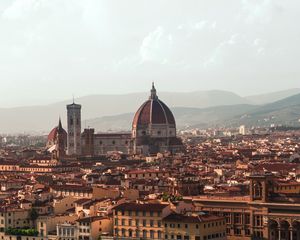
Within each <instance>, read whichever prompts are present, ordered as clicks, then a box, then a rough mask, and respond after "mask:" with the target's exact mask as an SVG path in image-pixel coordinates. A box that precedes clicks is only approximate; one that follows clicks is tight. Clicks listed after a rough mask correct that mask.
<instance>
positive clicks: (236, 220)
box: [234, 213, 242, 224]
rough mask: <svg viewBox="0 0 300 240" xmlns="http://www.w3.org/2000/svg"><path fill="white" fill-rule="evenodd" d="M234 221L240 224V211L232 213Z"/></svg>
mask: <svg viewBox="0 0 300 240" xmlns="http://www.w3.org/2000/svg"><path fill="white" fill-rule="evenodd" d="M234 223H235V224H241V223H242V216H241V214H240V213H234Z"/></svg>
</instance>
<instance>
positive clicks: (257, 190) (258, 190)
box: [253, 182, 262, 199]
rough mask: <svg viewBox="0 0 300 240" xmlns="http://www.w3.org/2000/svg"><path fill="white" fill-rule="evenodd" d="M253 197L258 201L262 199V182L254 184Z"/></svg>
mask: <svg viewBox="0 0 300 240" xmlns="http://www.w3.org/2000/svg"><path fill="white" fill-rule="evenodd" d="M253 197H254V198H257V199H260V198H262V185H261V183H260V182H255V183H254V184H253Z"/></svg>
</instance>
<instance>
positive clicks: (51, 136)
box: [48, 126, 67, 142]
mask: <svg viewBox="0 0 300 240" xmlns="http://www.w3.org/2000/svg"><path fill="white" fill-rule="evenodd" d="M58 129H59V127H58V126H57V127H55V128H53V129H52V130H51V132H50V133H49V135H48V142H49V141H54V140H55V138H56V136H57V133H58ZM62 131H63V135H64V137H65V138H66V139H67V132H66V130H64V129H63V128H62Z"/></svg>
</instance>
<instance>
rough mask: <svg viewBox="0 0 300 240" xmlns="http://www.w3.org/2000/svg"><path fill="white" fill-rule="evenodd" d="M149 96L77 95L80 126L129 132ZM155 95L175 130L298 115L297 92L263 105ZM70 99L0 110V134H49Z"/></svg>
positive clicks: (218, 94)
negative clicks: (172, 118) (172, 119)
mask: <svg viewBox="0 0 300 240" xmlns="http://www.w3.org/2000/svg"><path fill="white" fill-rule="evenodd" d="M272 94H273V93H272ZM272 94H271V95H272ZM148 95H149V93H133V94H125V95H92V96H86V97H82V98H79V99H76V102H78V103H80V104H82V106H83V108H82V119H83V122H82V126H83V128H84V127H88V126H89V127H93V128H96V130H98V131H109V130H112V131H123V130H130V128H131V122H132V118H133V114H134V112H135V111H136V110H137V109H138V107H139V106H140V105H141V104H142V103H143V102H144V101H145V100H146V99H147V97H148ZM158 95H159V97H160V99H162V100H163V101H164V102H165V103H166V104H167V105H168V106H169V107H170V108H171V109H172V111H173V113H174V115H175V118H176V122H177V125H178V127H180V128H187V127H210V126H238V125H241V124H246V125H249V126H252V125H260V124H261V125H270V124H272V123H274V124H291V125H295V124H296V125H297V124H298V123H299V121H298V120H299V119H300V94H296V95H294V96H291V97H288V98H285V99H281V100H278V101H275V102H274V103H270V104H265V105H262V106H259V105H253V104H251V103H249V100H245V99H244V98H242V97H240V96H238V95H236V94H234V93H231V92H226V91H218V90H213V91H196V92H190V93H164V92H162V93H159V92H158ZM69 102H70V101H63V102H58V103H55V104H51V105H46V106H31V107H19V108H8V109H0V133H22V132H32V133H41V132H44V133H48V132H49V131H50V130H51V129H52V128H53V127H54V126H56V125H57V122H58V117H59V116H61V117H62V120H63V123H65V116H66V104H68V103H69ZM64 125H65V124H64ZM64 127H66V126H64Z"/></svg>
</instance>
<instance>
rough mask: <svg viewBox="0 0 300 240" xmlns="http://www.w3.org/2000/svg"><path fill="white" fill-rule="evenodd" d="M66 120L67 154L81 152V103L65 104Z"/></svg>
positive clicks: (78, 153)
mask: <svg viewBox="0 0 300 240" xmlns="http://www.w3.org/2000/svg"><path fill="white" fill-rule="evenodd" d="M67 121H68V150H67V154H68V155H77V156H78V155H80V154H81V105H79V104H76V103H74V101H73V103H72V104H69V105H67Z"/></svg>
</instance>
